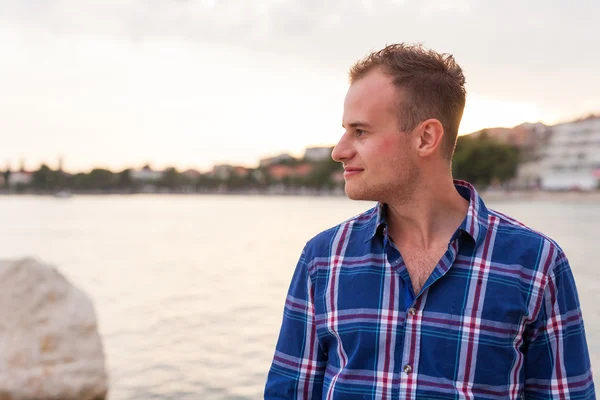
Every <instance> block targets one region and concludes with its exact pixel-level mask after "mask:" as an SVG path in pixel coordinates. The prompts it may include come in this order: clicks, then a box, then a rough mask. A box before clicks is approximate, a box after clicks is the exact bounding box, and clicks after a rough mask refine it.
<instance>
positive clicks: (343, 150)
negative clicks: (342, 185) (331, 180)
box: [331, 134, 354, 162]
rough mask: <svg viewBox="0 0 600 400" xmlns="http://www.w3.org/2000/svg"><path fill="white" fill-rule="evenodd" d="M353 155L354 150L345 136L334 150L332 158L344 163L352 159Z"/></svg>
mask: <svg viewBox="0 0 600 400" xmlns="http://www.w3.org/2000/svg"><path fill="white" fill-rule="evenodd" d="M353 153H354V150H353V149H352V146H351V144H350V143H349V140H348V137H347V135H346V134H344V135H343V136H342V137H341V138H340V140H339V141H338V143H337V144H336V145H335V147H334V148H333V151H332V152H331V158H333V160H334V161H337V162H343V161H344V160H348V159H350V158H352V156H353Z"/></svg>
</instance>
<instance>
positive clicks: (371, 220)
mask: <svg viewBox="0 0 600 400" xmlns="http://www.w3.org/2000/svg"><path fill="white" fill-rule="evenodd" d="M376 213H377V207H372V208H370V209H368V210H366V211H364V212H362V213H360V214H358V215H355V216H353V217H350V218H348V219H346V220H345V221H343V222H341V223H339V224H337V225H335V226H332V227H331V228H329V229H326V230H324V231H321V232H319V233H317V234H316V235H315V236H313V237H312V238H311V239H310V240H308V241H307V243H306V247H305V252H306V253H307V255H308V256H309V257H327V256H329V255H330V250H331V248H332V245H333V243H334V242H336V241H339V240H347V239H349V238H350V236H352V237H353V238H354V239H358V240H360V239H361V238H362V239H363V241H364V240H366V239H367V235H369V234H370V232H372V230H373V229H374V225H375V219H376V217H377V215H376Z"/></svg>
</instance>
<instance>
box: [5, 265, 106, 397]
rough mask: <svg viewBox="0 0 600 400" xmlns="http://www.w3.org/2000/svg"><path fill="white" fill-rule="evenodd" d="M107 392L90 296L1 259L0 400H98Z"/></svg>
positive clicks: (36, 269) (52, 272) (49, 272)
mask: <svg viewBox="0 0 600 400" xmlns="http://www.w3.org/2000/svg"><path fill="white" fill-rule="evenodd" d="M107 393H108V377H107V373H106V369H105V362H104V352H103V349H102V341H101V339H100V335H99V334H98V326H97V322H96V316H95V312H94V306H93V304H92V302H91V300H90V299H89V297H88V296H87V295H86V294H84V293H83V292H82V291H81V290H79V289H77V288H76V287H74V286H73V285H72V284H70V283H69V282H68V281H67V280H66V279H65V277H63V276H62V275H61V274H60V273H59V272H58V271H57V270H56V268H54V267H52V266H49V265H45V264H43V263H40V262H38V261H36V260H34V259H30V258H27V259H23V260H0V399H2V400H32V399H35V400H103V399H105V398H106V396H107Z"/></svg>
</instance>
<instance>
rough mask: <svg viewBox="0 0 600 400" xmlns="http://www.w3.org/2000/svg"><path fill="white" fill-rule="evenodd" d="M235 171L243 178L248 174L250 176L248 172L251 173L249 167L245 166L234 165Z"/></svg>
mask: <svg viewBox="0 0 600 400" xmlns="http://www.w3.org/2000/svg"><path fill="white" fill-rule="evenodd" d="M233 172H234V173H235V174H236V175H237V176H241V177H243V178H245V177H246V176H248V174H249V173H250V172H249V171H248V168H245V167H234V168H233Z"/></svg>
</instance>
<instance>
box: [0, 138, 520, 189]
mask: <svg viewBox="0 0 600 400" xmlns="http://www.w3.org/2000/svg"><path fill="white" fill-rule="evenodd" d="M306 163H309V164H310V166H311V169H310V172H309V173H307V174H303V175H294V174H292V175H289V176H285V177H283V178H277V177H274V176H272V175H271V174H270V173H269V169H268V168H265V167H259V168H254V169H247V170H245V172H243V173H239V172H236V171H235V170H232V171H231V173H230V174H229V175H228V176H227V177H226V178H219V177H217V176H215V175H214V174H211V173H206V174H199V175H198V176H189V175H187V174H183V173H182V172H180V171H178V170H177V169H176V168H167V169H166V170H164V171H163V173H162V176H161V177H160V178H159V179H157V180H155V181H151V182H148V181H146V182H143V181H139V180H135V179H134V178H133V177H132V174H131V172H132V170H131V169H124V170H122V171H119V172H113V171H110V170H107V169H101V168H96V169H93V170H91V171H90V172H80V173H76V174H66V173H64V172H62V171H60V170H53V169H51V168H49V167H48V166H47V165H45V164H43V165H41V166H40V168H39V169H37V170H36V171H33V173H32V179H31V182H30V183H29V184H27V185H10V176H11V174H12V172H11V171H8V170H7V171H4V172H3V176H4V185H3V187H2V188H1V189H2V190H3V191H8V190H9V189H10V191H13V192H25V193H32V192H33V193H55V192H58V191H62V190H68V191H72V192H82V193H85V192H90V193H111V192H115V193H137V192H140V191H144V190H145V189H148V186H150V187H151V188H152V189H153V190H154V191H161V192H212V191H220V192H227V191H245V190H263V189H267V188H270V187H273V186H279V187H284V188H309V189H332V188H336V187H343V182H340V181H339V180H336V179H335V176H334V174H335V173H336V172H339V171H341V166H340V164H339V163H337V162H335V161H333V160H331V159H328V160H324V161H319V162H309V161H307V160H302V159H293V160H286V161H282V162H281V163H279V165H285V166H288V167H290V168H294V167H297V166H298V165H300V164H306ZM518 165H519V150H518V149H517V148H516V147H514V146H511V145H508V144H505V143H502V142H499V141H497V140H495V139H493V138H491V137H489V136H487V135H486V134H485V133H483V134H481V135H478V136H477V137H474V136H471V135H467V136H461V137H459V139H458V141H457V145H456V150H455V154H454V158H453V161H452V171H453V175H454V177H455V178H456V179H462V180H466V181H469V182H471V183H473V184H474V185H476V186H478V187H480V188H486V187H488V186H489V185H491V184H503V183H506V182H509V181H510V180H511V179H512V178H514V177H515V176H516V173H517V168H518Z"/></svg>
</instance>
